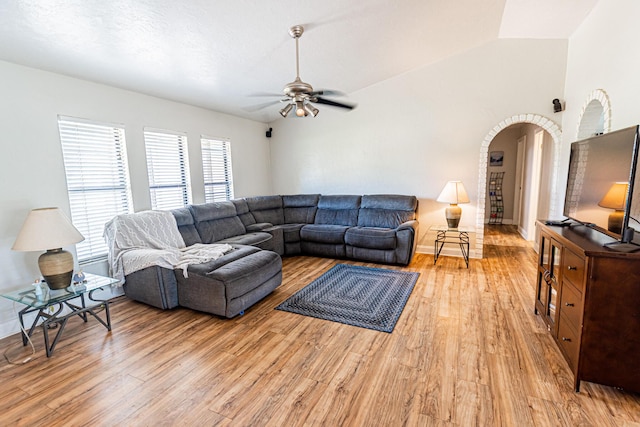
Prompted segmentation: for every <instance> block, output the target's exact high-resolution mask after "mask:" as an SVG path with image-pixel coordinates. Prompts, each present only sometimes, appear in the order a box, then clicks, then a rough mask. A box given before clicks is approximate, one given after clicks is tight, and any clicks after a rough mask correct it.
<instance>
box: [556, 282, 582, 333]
mask: <svg viewBox="0 0 640 427" xmlns="http://www.w3.org/2000/svg"><path fill="white" fill-rule="evenodd" d="M560 313H562V314H563V315H564V316H565V318H566V320H567V321H568V322H569V323H570V326H571V327H572V328H573V330H574V331H576V332H580V325H581V321H580V320H581V319H580V316H581V314H582V292H580V291H578V290H577V289H576V288H574V287H573V285H571V283H569V282H567V281H565V282H563V284H562V295H561V298H560Z"/></svg>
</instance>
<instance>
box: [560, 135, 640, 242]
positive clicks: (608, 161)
mask: <svg viewBox="0 0 640 427" xmlns="http://www.w3.org/2000/svg"><path fill="white" fill-rule="evenodd" d="M638 131H639V130H638V126H632V127H628V128H625V129H621V130H618V131H615V132H610V133H606V134H602V135H598V136H594V137H591V138H587V139H584V140H581V141H576V142H574V143H572V144H571V155H570V160H569V176H568V179H567V190H566V193H565V202H564V211H563V214H564V216H566V217H567V218H570V219H572V220H574V221H577V222H578V223H580V224H583V225H585V226H588V227H592V228H594V229H596V230H598V231H600V232H602V233H605V234H607V235H609V236H611V237H613V238H615V239H616V240H617V241H618V242H620V243H627V244H631V245H632V246H630V245H621V246H623V247H625V246H626V248H627V249H626V250H632V249H633V245H636V244H640V233H635V232H636V231H640V223H639V222H638V219H640V216H639V214H640V194H638V193H639V192H640V184H638V185H635V184H636V182H635V180H636V170H637V168H638V167H637V165H638V144H639V141H638ZM638 249H640V246H638Z"/></svg>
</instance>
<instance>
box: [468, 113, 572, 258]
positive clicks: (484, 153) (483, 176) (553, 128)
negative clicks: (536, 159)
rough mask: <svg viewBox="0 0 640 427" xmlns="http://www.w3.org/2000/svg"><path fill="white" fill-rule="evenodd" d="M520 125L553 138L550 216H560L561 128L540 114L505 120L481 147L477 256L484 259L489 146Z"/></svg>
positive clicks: (495, 128)
mask: <svg viewBox="0 0 640 427" xmlns="http://www.w3.org/2000/svg"><path fill="white" fill-rule="evenodd" d="M518 123H530V124H533V125H536V126H539V127H540V128H541V129H543V130H545V131H546V132H547V133H549V135H550V136H551V138H552V140H553V165H552V168H551V170H552V176H551V204H550V206H549V216H551V217H555V216H557V215H558V212H559V206H557V199H558V188H557V187H558V185H557V183H558V162H559V158H560V142H561V135H562V132H561V131H560V127H559V126H558V125H557V124H556V123H555V122H554V121H553V120H550V119H548V118H546V117H543V116H541V115H539V114H519V115H515V116H511V117H508V118H506V119H505V120H503V121H501V122H500V123H498V124H497V125H496V126H494V128H493V129H491V131H490V132H489V133H488V134H487V135H486V136H485V137H484V140H483V141H482V144H481V145H480V162H479V167H478V193H477V194H478V201H477V206H478V209H477V215H476V248H475V253H476V256H478V257H480V258H482V253H483V245H484V218H485V208H486V207H485V205H486V198H485V193H486V188H487V165H488V162H489V145H490V144H491V141H492V140H493V139H494V138H495V137H496V135H498V133H500V132H501V131H502V130H504V129H506V128H507V127H509V126H511V125H514V124H518Z"/></svg>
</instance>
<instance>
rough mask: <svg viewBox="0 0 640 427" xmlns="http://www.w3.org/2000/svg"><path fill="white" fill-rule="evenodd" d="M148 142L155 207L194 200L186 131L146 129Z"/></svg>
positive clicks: (149, 168)
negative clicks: (182, 132)
mask: <svg viewBox="0 0 640 427" xmlns="http://www.w3.org/2000/svg"><path fill="white" fill-rule="evenodd" d="M144 144H145V147H146V151H147V168H148V171H149V190H150V192H151V206H152V207H153V209H161V210H166V209H176V208H181V207H184V206H186V205H188V204H189V203H191V188H190V187H191V186H190V181H189V162H188V160H187V137H186V135H180V134H174V133H168V132H164V131H155V130H149V129H145V131H144Z"/></svg>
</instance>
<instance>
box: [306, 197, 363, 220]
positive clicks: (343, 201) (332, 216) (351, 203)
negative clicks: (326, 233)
mask: <svg viewBox="0 0 640 427" xmlns="http://www.w3.org/2000/svg"><path fill="white" fill-rule="evenodd" d="M360 199H361V196H350V195H334V196H320V200H318V211H317V212H316V218H315V221H314V223H315V224H327V225H329V224H331V225H351V226H354V225H356V224H357V223H358V209H359V207H360Z"/></svg>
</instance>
